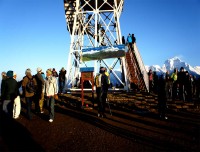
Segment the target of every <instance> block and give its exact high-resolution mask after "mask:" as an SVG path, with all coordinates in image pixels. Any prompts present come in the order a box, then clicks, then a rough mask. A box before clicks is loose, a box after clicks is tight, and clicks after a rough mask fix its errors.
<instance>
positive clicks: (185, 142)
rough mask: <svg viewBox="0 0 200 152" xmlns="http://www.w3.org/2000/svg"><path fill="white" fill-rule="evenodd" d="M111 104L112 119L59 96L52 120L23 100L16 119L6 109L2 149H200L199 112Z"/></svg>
mask: <svg viewBox="0 0 200 152" xmlns="http://www.w3.org/2000/svg"><path fill="white" fill-rule="evenodd" d="M22 103H23V102H22ZM111 108H112V116H111V115H110V113H109V110H108V109H107V118H98V117H97V110H96V108H95V109H93V110H83V109H79V108H76V106H74V105H72V104H70V103H69V102H67V101H64V100H63V101H58V102H57V104H56V106H55V111H56V113H55V120H54V122H53V123H50V122H48V111H47V110H46V109H45V113H44V114H37V115H36V114H33V119H32V120H31V121H30V120H28V119H27V118H26V117H25V112H26V110H25V109H24V105H22V112H21V115H20V118H19V119H17V120H13V119H12V118H6V117H4V116H3V115H2V112H1V114H0V151H1V152H2V151H47V152H48V151H49V152H51V151H52V152H54V151H56V152H66V151H72V152H80V151H87V152H90V151H91V152H106V151H111V152H115V151H116V152H117V151H119V152H121V151H123V152H129V151H130V152H138V151H140V152H141V151H200V140H199V137H200V113H193V112H188V111H181V112H180V111H179V112H174V111H170V110H169V111H168V114H167V116H168V117H169V119H168V120H160V119H159V117H158V115H157V114H156V113H150V112H144V111H137V110H136V111H124V110H119V109H117V108H114V107H112V106H111Z"/></svg>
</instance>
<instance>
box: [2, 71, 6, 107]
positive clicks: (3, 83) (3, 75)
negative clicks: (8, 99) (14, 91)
mask: <svg viewBox="0 0 200 152" xmlns="http://www.w3.org/2000/svg"><path fill="white" fill-rule="evenodd" d="M1 76H2V80H1V104H2V103H3V101H4V98H5V97H4V96H3V92H2V91H3V90H2V88H3V87H4V85H5V80H6V78H7V76H6V72H2V73H1Z"/></svg>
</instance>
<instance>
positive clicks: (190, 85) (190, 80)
mask: <svg viewBox="0 0 200 152" xmlns="http://www.w3.org/2000/svg"><path fill="white" fill-rule="evenodd" d="M148 76H149V92H151V93H156V94H157V93H158V88H159V77H160V78H163V79H164V80H165V85H164V88H165V93H166V98H167V99H172V100H182V101H187V102H192V99H193V97H197V98H199V96H200V78H196V76H195V75H192V74H190V73H189V72H188V71H185V69H184V68H183V67H181V68H180V70H179V71H178V69H177V68H175V69H174V71H173V73H171V74H170V72H169V71H166V73H165V74H162V75H160V76H158V75H157V74H156V72H155V71H154V72H153V71H152V70H151V69H150V70H149V72H148Z"/></svg>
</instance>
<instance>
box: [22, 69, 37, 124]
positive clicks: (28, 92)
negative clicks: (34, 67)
mask: <svg viewBox="0 0 200 152" xmlns="http://www.w3.org/2000/svg"><path fill="white" fill-rule="evenodd" d="M25 75H26V76H25V77H24V78H23V80H22V90H23V94H24V97H25V101H26V109H27V117H28V119H29V120H31V119H32V114H31V107H32V102H33V99H34V95H35V88H36V87H37V82H36V80H35V78H34V77H33V76H32V75H31V70H30V69H29V68H28V69H26V71H25ZM30 84H32V85H33V86H34V89H33V90H32V89H30Z"/></svg>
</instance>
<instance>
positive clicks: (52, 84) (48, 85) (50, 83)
mask: <svg viewBox="0 0 200 152" xmlns="http://www.w3.org/2000/svg"><path fill="white" fill-rule="evenodd" d="M57 86H58V85H57V80H56V78H55V77H52V76H50V77H46V81H45V93H46V96H54V95H55V94H57V93H58V87H57Z"/></svg>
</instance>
